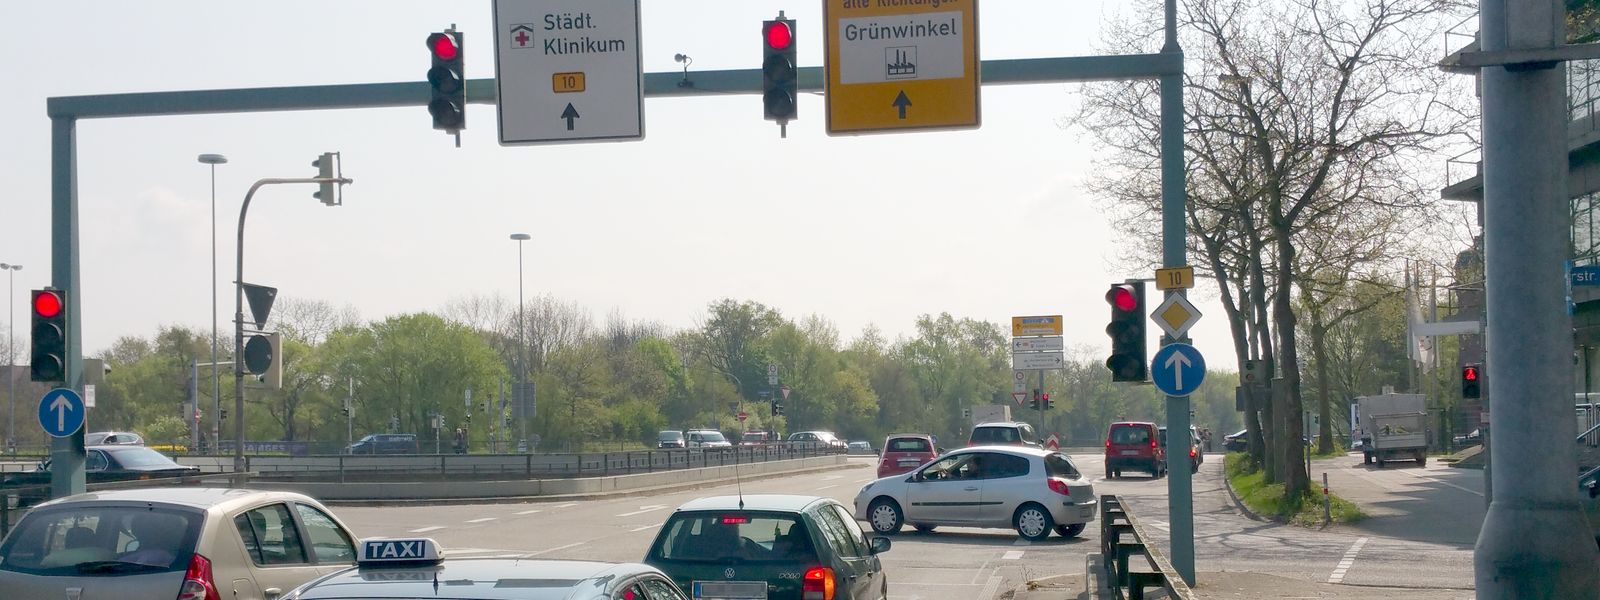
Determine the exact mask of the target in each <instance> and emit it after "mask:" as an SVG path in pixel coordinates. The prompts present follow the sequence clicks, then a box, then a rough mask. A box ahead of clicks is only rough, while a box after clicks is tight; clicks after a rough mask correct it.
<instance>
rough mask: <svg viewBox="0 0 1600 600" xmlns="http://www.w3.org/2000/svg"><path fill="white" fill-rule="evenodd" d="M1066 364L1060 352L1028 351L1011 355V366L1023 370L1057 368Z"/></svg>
mask: <svg viewBox="0 0 1600 600" xmlns="http://www.w3.org/2000/svg"><path fill="white" fill-rule="evenodd" d="M1065 365H1066V360H1065V359H1064V358H1063V357H1062V355H1061V353H1060V352H1028V353H1019V354H1012V355H1011V368H1012V369H1015V370H1021V371H1037V370H1041V369H1043V370H1055V369H1060V368H1062V367H1063V366H1065Z"/></svg>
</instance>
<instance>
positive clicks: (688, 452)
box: [177, 444, 844, 481]
mask: <svg viewBox="0 0 1600 600" xmlns="http://www.w3.org/2000/svg"><path fill="white" fill-rule="evenodd" d="M842 453H844V449H843V448H834V447H828V446H825V445H821V444H767V445H761V446H737V447H732V448H687V449H682V448H680V449H664V450H639V451H631V452H605V453H570V454H569V453H550V454H379V455H368V454H339V455H323V456H246V457H245V470H246V471H250V472H252V473H255V474H256V476H257V477H258V478H263V479H273V478H278V479H284V478H293V479H303V480H304V479H312V480H319V479H320V480H337V481H361V480H393V479H394V478H395V477H396V476H405V477H407V478H409V479H414V480H428V479H444V478H466V479H484V478H493V477H514V478H519V479H534V478H576V477H609V476H613V475H631V474H636V473H653V472H656V471H671V470H682V469H699V468H705V467H716V466H725V465H733V464H749V463H756V462H769V461H778V460H793V459H802V458H813V457H818V456H827V455H833V454H842ZM177 460H178V462H179V463H180V464H184V465H188V466H194V467H199V468H200V470H201V471H202V472H207V473H222V472H226V471H230V470H232V468H233V462H232V457H226V456H180V457H178V458H177Z"/></svg>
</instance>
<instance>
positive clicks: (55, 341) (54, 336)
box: [29, 290, 67, 382]
mask: <svg viewBox="0 0 1600 600" xmlns="http://www.w3.org/2000/svg"><path fill="white" fill-rule="evenodd" d="M32 298H33V302H31V303H30V304H29V306H31V307H32V308H31V310H32V312H33V344H32V346H31V347H32V348H33V361H32V363H30V364H31V365H32V368H31V372H32V375H33V380H34V381H49V382H61V381H65V380H66V376H67V294H66V292H63V291H61V290H34V291H33V294H32Z"/></svg>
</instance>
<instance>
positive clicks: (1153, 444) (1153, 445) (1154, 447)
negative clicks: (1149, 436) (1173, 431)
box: [1150, 440, 1156, 450]
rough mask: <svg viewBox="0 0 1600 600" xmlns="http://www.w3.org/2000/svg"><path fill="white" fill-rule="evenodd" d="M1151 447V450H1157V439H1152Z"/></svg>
mask: <svg viewBox="0 0 1600 600" xmlns="http://www.w3.org/2000/svg"><path fill="white" fill-rule="evenodd" d="M1150 449H1151V450H1155V449H1156V441H1155V440H1150Z"/></svg>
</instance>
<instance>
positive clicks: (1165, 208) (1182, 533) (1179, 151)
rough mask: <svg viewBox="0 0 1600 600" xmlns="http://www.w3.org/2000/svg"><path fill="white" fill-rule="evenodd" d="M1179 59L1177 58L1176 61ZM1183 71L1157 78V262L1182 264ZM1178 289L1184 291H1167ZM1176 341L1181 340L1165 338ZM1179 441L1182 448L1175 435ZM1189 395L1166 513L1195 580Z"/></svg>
mask: <svg viewBox="0 0 1600 600" xmlns="http://www.w3.org/2000/svg"><path fill="white" fill-rule="evenodd" d="M1166 29H1167V36H1166V38H1167V39H1166V44H1165V45H1163V46H1162V48H1161V53H1162V54H1176V55H1178V56H1182V55H1183V49H1182V48H1181V47H1179V45H1178V6H1177V0H1167V1H1166ZM1180 63H1181V60H1180ZM1183 116H1184V113H1183V74H1182V73H1178V74H1172V75H1163V76H1162V77H1161V265H1162V266H1163V267H1166V268H1169V269H1170V268H1174V267H1182V266H1185V265H1187V264H1188V263H1189V259H1188V256H1187V255H1186V254H1185V250H1186V246H1185V242H1186V237H1187V235H1188V230H1187V227H1186V224H1185V222H1184V215H1185V214H1186V213H1185V210H1184V202H1185V200H1186V198H1187V195H1188V183H1187V181H1186V180H1185V178H1184V167H1183ZM1167 293H1168V294H1182V293H1183V290H1180V289H1173V290H1168V291H1167ZM1165 341H1168V342H1178V341H1182V340H1165ZM1180 439H1181V440H1183V442H1184V443H1183V444H1182V446H1183V448H1185V450H1184V451H1182V452H1174V450H1175V449H1177V448H1178V447H1179V444H1178V443H1177V440H1180ZM1189 443H1190V440H1189V397H1188V396H1168V397H1167V497H1168V502H1167V518H1168V520H1169V522H1170V523H1171V529H1172V567H1173V568H1175V569H1177V570H1178V574H1179V575H1181V576H1182V577H1183V581H1184V582H1185V583H1188V584H1189V585H1194V495H1193V494H1194V485H1193V480H1192V477H1191V475H1192V474H1191V473H1190V472H1189V452H1188V450H1187V448H1188V446H1189Z"/></svg>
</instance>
